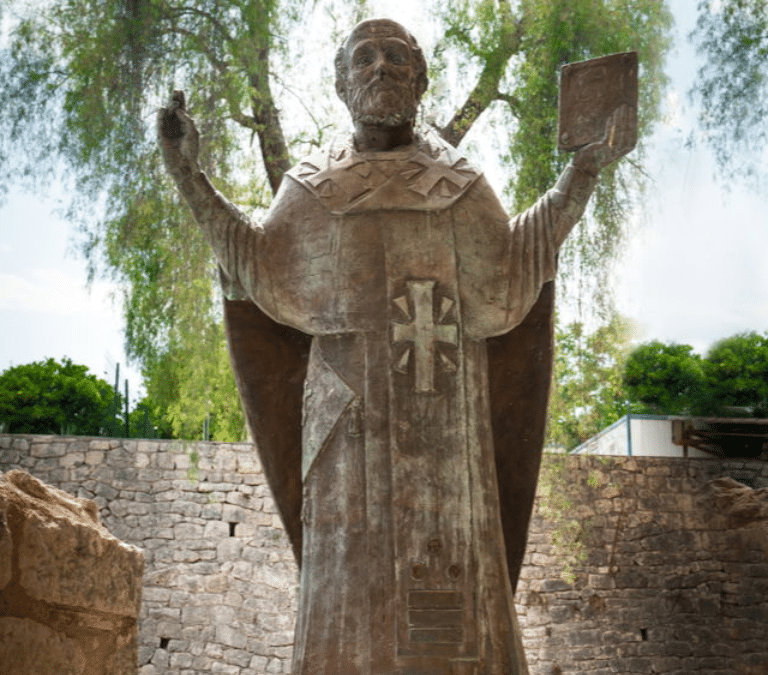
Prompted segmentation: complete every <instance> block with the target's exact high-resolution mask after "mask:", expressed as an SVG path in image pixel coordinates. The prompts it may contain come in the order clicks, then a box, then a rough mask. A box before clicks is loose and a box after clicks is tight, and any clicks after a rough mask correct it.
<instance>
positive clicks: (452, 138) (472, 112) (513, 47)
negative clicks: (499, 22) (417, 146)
mask: <svg viewBox="0 0 768 675" xmlns="http://www.w3.org/2000/svg"><path fill="white" fill-rule="evenodd" d="M500 10H501V13H502V14H504V15H505V19H506V20H505V21H504V28H503V30H502V32H501V34H500V36H499V41H498V43H497V45H496V47H495V49H494V50H493V51H492V52H490V53H489V54H488V55H487V56H486V57H485V63H484V65H483V70H482V72H481V73H480V77H479V78H478V80H477V84H476V85H475V87H474V89H472V91H471V92H470V94H469V96H467V99H466V100H465V101H464V104H463V105H462V106H461V107H460V108H459V109H458V110H457V111H456V112H455V113H454V115H453V117H452V118H451V120H450V122H448V124H446V125H445V126H444V127H442V128H441V129H438V131H439V133H440V135H441V136H442V137H443V139H444V140H446V141H447V142H448V143H450V144H451V145H453V146H457V145H458V144H459V143H461V141H462V139H463V138H464V136H466V134H467V132H468V131H469V130H470V129H471V128H472V125H473V124H474V123H475V121H476V120H477V118H478V117H480V115H481V114H482V113H483V112H484V111H485V109H486V108H487V107H488V106H489V105H490V104H491V103H493V101H506V102H507V103H508V104H509V105H510V107H511V108H512V109H513V111H514V109H515V107H516V106H517V103H518V102H517V101H516V100H515V99H514V97H512V96H509V95H508V94H502V93H501V92H500V91H499V83H500V82H501V78H502V77H503V76H504V71H505V69H506V67H507V63H509V60H510V59H511V58H512V57H513V56H514V55H515V54H516V53H517V52H518V50H519V49H520V41H521V38H522V35H523V22H522V19H518V20H517V21H514V20H513V19H512V18H511V10H510V8H509V5H508V3H506V2H502V3H501V4H500Z"/></svg>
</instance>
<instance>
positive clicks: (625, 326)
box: [547, 314, 633, 450]
mask: <svg viewBox="0 0 768 675" xmlns="http://www.w3.org/2000/svg"><path fill="white" fill-rule="evenodd" d="M632 328H633V327H632V324H631V322H630V321H629V320H628V319H627V318H625V317H623V316H621V315H619V314H614V315H613V316H612V317H611V319H610V320H609V321H608V323H606V324H604V325H602V326H599V327H598V328H596V329H595V330H593V331H592V332H591V333H587V332H586V331H585V328H584V325H583V324H582V323H580V322H574V323H572V324H570V325H569V326H567V327H566V328H564V329H563V328H558V330H557V331H556V335H555V364H554V374H553V383H552V393H551V395H550V403H549V418H548V425H547V445H550V446H552V445H559V446H564V447H565V448H567V449H568V450H572V449H573V448H575V447H576V446H577V445H579V444H580V443H583V442H584V441H586V440H587V439H589V438H591V437H592V436H594V435H595V434H596V433H597V432H598V431H600V430H601V429H604V428H605V427H606V426H608V425H610V424H612V423H613V422H615V421H616V420H618V419H619V418H620V417H621V416H622V415H624V414H625V413H626V400H627V392H626V389H625V388H624V385H623V382H622V373H623V372H624V363H625V360H626V358H627V354H628V352H629V341H630V338H631V335H632Z"/></svg>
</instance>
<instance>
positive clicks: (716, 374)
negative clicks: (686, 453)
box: [624, 332, 768, 417]
mask: <svg viewBox="0 0 768 675" xmlns="http://www.w3.org/2000/svg"><path fill="white" fill-rule="evenodd" d="M624 382H625V385H626V387H627V390H628V392H629V396H630V398H631V400H632V410H633V412H640V413H642V412H650V413H656V414H668V415H680V414H684V415H696V416H709V417H712V416H715V417H734V416H742V415H747V416H754V417H768V336H761V335H759V334H757V333H755V332H749V333H739V334H737V335H733V336H731V337H729V338H726V339H724V340H721V341H719V342H717V343H716V344H715V345H713V346H712V348H711V349H710V350H709V352H708V353H707V355H706V356H705V357H704V358H701V357H700V356H699V355H698V354H695V353H693V347H691V346H690V345H678V344H671V345H665V344H663V343H661V342H658V341H653V342H649V343H646V344H643V345H640V346H639V347H638V348H637V349H635V350H634V351H633V352H632V354H630V356H629V359H628V360H627V366H626V370H625V373H624Z"/></svg>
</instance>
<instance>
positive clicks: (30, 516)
mask: <svg viewBox="0 0 768 675" xmlns="http://www.w3.org/2000/svg"><path fill="white" fill-rule="evenodd" d="M143 569H144V556H143V553H142V551H141V549H139V548H136V547H134V546H129V545H126V544H124V543H122V542H120V541H118V540H117V539H115V538H114V537H113V536H111V535H110V534H109V533H108V532H107V531H106V530H105V529H104V528H103V527H101V525H100V524H99V522H98V515H97V507H96V504H94V503H93V502H91V501H89V500H86V499H76V498H72V497H71V496H70V495H68V494H66V493H65V492H62V491H61V490H57V489H56V488H53V487H50V486H48V485H45V484H43V483H41V482H40V481H39V480H37V479H36V478H34V477H33V476H31V475H30V474H28V473H26V472H24V471H18V470H17V471H9V472H8V473H6V474H5V475H2V474H0V671H2V673H3V675H50V674H51V673H57V674H59V675H136V667H137V664H136V633H137V618H138V613H139V602H140V599H141V580H142V572H143Z"/></svg>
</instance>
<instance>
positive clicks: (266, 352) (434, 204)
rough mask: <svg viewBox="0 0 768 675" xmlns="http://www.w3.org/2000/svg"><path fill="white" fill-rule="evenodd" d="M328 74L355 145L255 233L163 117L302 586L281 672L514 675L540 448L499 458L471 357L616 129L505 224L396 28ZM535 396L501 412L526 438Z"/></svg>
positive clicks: (412, 48)
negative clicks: (429, 126) (215, 280)
mask: <svg viewBox="0 0 768 675" xmlns="http://www.w3.org/2000/svg"><path fill="white" fill-rule="evenodd" d="M336 68H337V81H336V90H337V92H338V94H339V96H340V97H341V98H342V100H343V101H344V102H345V103H346V105H347V106H348V108H349V110H350V112H351V114H352V119H353V122H354V134H353V135H352V136H351V137H350V138H344V139H341V140H339V141H338V142H335V143H334V144H333V145H332V146H331V147H328V148H326V149H325V150H323V151H321V152H318V153H317V154H315V155H312V156H310V157H307V158H305V159H303V160H302V161H301V162H300V163H299V164H298V165H297V166H296V167H294V168H293V169H292V170H291V171H290V172H288V174H287V175H286V176H285V178H284V179H283V181H282V185H281V187H280V190H279V192H278V193H277V195H276V197H275V199H274V202H273V204H272V207H271V209H270V211H269V213H268V214H267V215H266V217H265V218H264V221H263V222H262V223H260V224H255V223H252V222H250V221H249V219H248V218H247V217H245V216H244V215H242V214H241V213H240V212H239V211H238V210H237V209H236V208H235V207H234V206H233V205H232V204H230V203H229V202H228V201H227V200H226V199H225V198H224V197H223V196H222V195H220V194H219V193H218V192H216V190H214V189H213V188H212V187H211V184H210V183H209V182H208V180H207V178H206V176H205V175H204V174H203V173H202V172H201V171H200V169H199V166H198V163H197V147H198V139H197V132H196V130H195V127H194V124H193V122H192V120H191V119H190V118H189V117H188V115H187V114H186V112H185V111H184V109H183V107H182V106H179V105H176V106H171V107H169V108H167V109H164V110H163V111H161V114H160V121H159V125H158V126H159V135H160V143H161V145H162V149H163V152H164V156H165V162H166V165H167V167H168V170H169V171H170V173H171V174H172V176H173V177H174V178H175V179H176V181H177V183H178V186H179V189H180V190H181V192H182V194H183V195H184V197H185V199H186V201H187V202H188V204H189V206H190V207H191V208H192V210H193V212H194V215H195V217H196V219H197V220H198V222H199V223H200V226H201V227H202V229H203V231H204V232H205V234H206V235H207V237H208V240H209V241H210V243H211V246H212V247H213V250H214V252H215V254H216V257H217V259H218V262H219V265H220V267H221V269H222V270H223V276H224V280H225V287H226V289H227V291H228V292H229V293H230V297H231V299H230V300H229V301H228V303H227V320H228V330H229V336H230V347H231V352H232V359H233V365H234V367H235V371H236V374H237V379H238V384H239V387H240V390H241V394H242V397H243V400H244V404H245V407H246V410H247V414H248V417H249V423H250V424H251V427H252V430H253V435H254V439H255V441H256V444H257V446H258V449H259V452H260V455H261V458H262V463H263V465H264V469H265V472H266V474H267V478H268V480H269V483H270V485H271V487H272V489H273V492H274V494H275V499H276V501H277V504H278V507H279V509H280V511H281V515H282V516H283V520H284V522H285V525H286V529H287V531H288V533H289V536H290V538H291V541H292V543H293V545H294V551H295V554H296V557H297V560H298V561H299V563H300V565H301V590H300V596H299V613H298V622H297V627H296V641H295V652H294V665H293V673H294V675H520V674H522V673H527V667H526V665H525V658H524V655H523V650H522V644H521V640H520V634H519V629H518V626H517V620H516V615H515V609H514V605H513V586H514V583H515V581H516V579H517V575H518V572H519V565H520V558H521V555H522V549H523V548H524V542H525V530H526V527H527V523H528V518H529V516H530V511H531V504H532V497H533V489H534V486H533V485H528V486H527V487H526V488H525V489H524V490H523V489H522V488H521V489H520V490H517V489H511V487H510V486H514V485H516V483H515V481H517V480H519V476H518V474H523V475H528V474H530V472H531V468H530V467H531V466H533V467H534V469H535V470H537V469H538V456H539V455H538V454H536V453H537V452H538V453H539V454H540V446H541V440H542V439H541V429H538V430H531V429H527V428H519V429H515V430H514V434H515V436H514V442H512V443H509V442H507V441H505V444H504V447H498V442H497V443H496V446H497V447H495V444H494V436H495V435H496V436H498V434H495V432H494V429H493V427H494V424H492V415H494V414H496V415H497V416H498V415H499V413H498V410H501V411H502V412H501V413H500V414H501V416H503V414H504V412H503V411H504V409H505V408H504V406H507V405H509V400H507V401H505V402H504V403H503V404H500V405H499V404H496V403H495V402H494V396H495V394H494V393H493V389H494V388H493V387H489V357H488V349H487V342H488V340H489V339H498V336H506V335H509V334H510V331H513V329H515V327H516V326H518V325H519V324H521V323H522V322H523V321H524V320H525V319H526V316H527V315H528V314H529V311H530V310H531V308H532V307H533V306H534V304H535V303H536V301H537V298H538V297H539V294H540V292H541V289H542V286H543V285H544V284H545V282H547V281H549V280H551V279H553V277H554V275H555V270H556V261H557V252H558V249H559V247H560V245H561V244H562V243H563V241H564V239H565V238H566V236H567V235H568V233H569V231H570V230H571V228H572V227H573V225H574V224H575V223H576V221H577V220H578V219H579V218H580V217H581V214H582V213H583V211H584V208H585V206H586V203H587V200H588V199H589V196H590V194H591V192H592V189H593V187H594V185H595V181H596V176H597V174H598V172H599V171H600V169H601V168H603V167H604V166H606V165H607V164H609V163H610V162H613V161H614V160H616V159H618V158H619V157H621V156H622V155H624V154H626V153H627V152H628V151H629V150H630V149H631V147H632V145H633V143H634V135H635V133H634V129H635V125H636V122H635V113H634V111H633V110H632V109H630V108H628V107H626V106H624V107H621V108H619V109H618V110H617V111H616V113H615V114H613V115H612V116H611V118H610V121H609V127H608V129H607V130H606V135H605V139H604V140H603V141H601V142H598V143H593V144H590V145H587V146H586V147H582V148H581V149H579V150H578V151H577V152H576V153H575V154H574V156H573V159H572V161H571V163H570V164H569V166H568V167H567V168H566V169H565V171H564V172H563V174H562V175H561V177H560V179H559V180H558V182H557V184H556V185H555V186H554V187H553V188H552V189H551V190H550V191H549V192H547V193H546V194H545V195H544V196H543V197H542V198H541V199H540V200H539V201H538V202H537V203H536V204H535V205H534V206H532V207H531V208H530V209H528V210H527V211H525V212H524V213H522V214H520V215H518V216H516V217H514V218H512V219H511V220H510V218H509V217H508V216H507V215H506V213H505V212H504V209H503V208H502V206H501V205H500V203H499V201H498V199H497V197H496V195H495V194H494V193H493V191H492V190H491V188H490V186H489V185H488V183H487V182H486V180H485V178H484V177H483V175H482V174H481V173H480V172H479V171H477V170H476V169H475V168H473V167H472V166H471V165H470V164H469V163H468V162H467V161H466V160H465V159H464V158H463V157H462V155H461V154H460V153H459V152H457V151H456V150H455V149H454V148H453V147H451V146H449V145H447V144H446V143H445V142H443V141H442V140H441V139H440V138H438V137H436V136H434V135H431V134H423V135H422V134H419V133H416V131H415V129H414V120H415V116H416V110H417V107H418V104H419V100H420V98H421V96H422V94H423V93H424V91H425V89H426V87H427V75H426V64H425V61H424V56H423V54H422V52H421V50H420V49H419V47H418V45H417V44H416V41H415V40H414V38H413V37H412V36H411V34H410V33H408V32H407V31H406V30H405V29H404V28H403V27H402V26H400V25H399V24H397V23H395V22H393V21H388V20H374V21H365V22H363V23H361V24H359V25H358V26H357V27H355V28H354V30H353V31H352V33H351V34H350V36H349V37H348V38H347V40H346V41H345V43H344V44H343V45H342V47H341V48H340V49H339V52H338V55H337V57H336ZM305 336H309V337H305ZM544 338H545V339H544V340H542V343H543V346H542V352H541V353H544V354H546V355H547V356H548V358H550V357H551V351H548V350H549V349H550V348H549V339H548V335H547V332H546V331H545V333H544ZM539 357H540V354H539V356H537V353H533V352H531V353H522V354H520V353H517V354H515V355H514V359H516V360H518V361H535V360H536V359H537V358H539ZM497 361H498V359H497ZM504 368H505V367H504V365H503V364H501V363H498V362H497V363H495V364H494V365H492V366H491V369H492V370H494V371H496V370H498V371H504ZM541 372H543V373H545V375H546V377H548V376H549V372H550V371H549V365H548V364H544V366H542V367H541ZM493 376H494V374H493V373H491V377H493ZM547 387H548V382H547V380H546V378H544V379H543V380H542V381H541V383H540V386H539V387H538V392H534V393H533V394H532V393H531V392H530V391H529V390H527V389H523V388H522V385H521V390H520V391H519V392H518V394H517V399H516V400H517V402H518V404H519V405H522V406H525V405H527V404H528V403H529V402H532V405H535V406H536V407H537V410H538V412H537V413H536V414H537V416H538V417H537V419H543V415H544V411H543V410H542V409H541V408H542V406H541V401H542V400H545V399H546V392H547ZM507 389H510V390H512V391H514V389H515V383H514V381H513V382H512V383H511V385H509V386H508V387H507ZM542 391H543V394H542ZM512 399H515V396H514V395H513V396H512ZM494 406H496V410H497V412H496V413H494ZM508 438H509V434H507V439H508ZM531 438H533V442H532V441H531ZM518 440H519V443H518ZM517 445H519V447H516V446H517ZM532 446H538V448H536V447H532ZM521 448H523V449H524V450H525V452H530V453H531V458H528V457H527V455H526V454H525V453H522V452H521ZM510 458H512V459H510ZM526 472H528V474H526ZM526 481H527V483H531V482H533V483H534V484H535V473H534V477H533V479H531V478H530V477H528V478H527V479H526ZM520 532H522V534H520ZM505 533H506V534H507V541H506V542H505ZM510 548H511V549H512V550H513V553H512V554H510V553H509V549H510Z"/></svg>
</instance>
